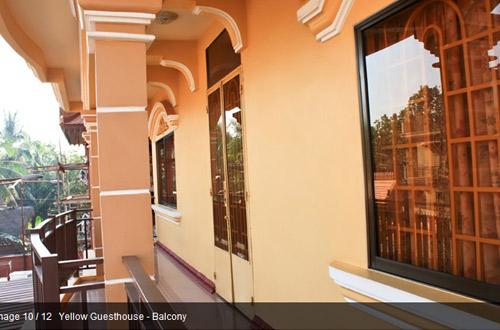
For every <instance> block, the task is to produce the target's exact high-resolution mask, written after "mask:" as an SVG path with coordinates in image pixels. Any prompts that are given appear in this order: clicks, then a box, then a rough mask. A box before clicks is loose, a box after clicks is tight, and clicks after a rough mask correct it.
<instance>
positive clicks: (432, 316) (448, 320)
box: [329, 265, 500, 329]
mask: <svg viewBox="0 0 500 330" xmlns="http://www.w3.org/2000/svg"><path fill="white" fill-rule="evenodd" d="M329 273H330V277H331V278H332V279H333V280H334V281H335V283H336V284H338V285H339V286H341V287H343V288H346V289H349V290H352V291H354V292H357V293H360V294H362V295H364V296H367V297H369V298H372V299H375V300H377V301H380V302H384V303H388V304H397V305H396V307H397V308H400V309H403V310H406V311H407V312H410V313H412V314H415V315H418V316H420V317H423V318H426V319H428V320H431V321H433V322H437V323H439V324H442V325H445V326H447V327H450V328H452V329H479V328H480V329H499V328H500V324H498V323H495V322H492V321H490V320H487V319H484V318H482V317H478V316H475V315H472V314H469V313H466V312H464V311H461V310H458V309H455V308H452V307H449V306H446V305H444V304H440V303H438V302H436V301H434V300H430V299H427V298H424V297H421V296H417V295H415V294H412V293H409V292H406V291H403V290H400V289H397V288H394V287H391V286H389V285H386V284H383V283H380V282H377V281H374V280H370V279H368V278H365V277H362V276H359V275H356V274H353V273H349V272H346V271H343V270H340V269H338V268H335V267H333V266H331V265H330V269H329ZM407 303H433V304H407Z"/></svg>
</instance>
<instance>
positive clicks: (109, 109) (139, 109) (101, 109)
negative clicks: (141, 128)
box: [97, 107, 146, 113]
mask: <svg viewBox="0 0 500 330" xmlns="http://www.w3.org/2000/svg"><path fill="white" fill-rule="evenodd" d="M145 110H146V107H99V108H97V113H118V112H142V111H145Z"/></svg>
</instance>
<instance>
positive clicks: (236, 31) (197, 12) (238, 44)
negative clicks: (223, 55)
mask: <svg viewBox="0 0 500 330" xmlns="http://www.w3.org/2000/svg"><path fill="white" fill-rule="evenodd" d="M201 13H208V14H213V15H217V16H220V17H222V19H224V20H225V21H226V22H227V23H228V24H229V26H230V27H231V30H232V31H233V33H234V36H235V38H236V40H235V41H236V42H235V44H234V46H233V49H234V52H235V53H237V52H239V51H240V49H241V48H242V47H243V40H242V38H241V32H240V29H239V28H238V24H236V21H235V20H234V18H232V17H231V15H229V14H228V13H226V12H225V11H223V10H220V9H217V8H213V7H205V6H195V7H194V8H193V14H195V15H200V14H201Z"/></svg>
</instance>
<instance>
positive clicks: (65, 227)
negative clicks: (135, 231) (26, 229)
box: [31, 209, 104, 328]
mask: <svg viewBox="0 0 500 330" xmlns="http://www.w3.org/2000/svg"><path fill="white" fill-rule="evenodd" d="M78 212H81V210H76V209H71V210H69V211H66V212H63V213H60V214H58V215H52V216H50V217H49V218H48V219H46V220H44V221H43V222H42V223H40V224H39V225H38V226H37V227H36V228H34V229H32V230H31V246H32V261H33V274H32V275H33V294H34V298H35V302H36V303H47V302H49V303H50V302H52V303H56V302H61V297H60V294H61V293H73V292H77V291H78V292H81V297H82V302H84V303H85V302H86V301H87V291H88V290H95V289H100V288H104V282H102V281H101V282H91V283H85V284H77V285H72V286H68V285H67V282H68V279H69V278H70V277H71V276H73V275H74V274H75V273H76V274H78V271H79V270H80V269H81V268H82V267H84V266H87V268H89V267H88V266H90V265H98V264H102V263H103V262H104V260H103V258H92V259H78V237H77V225H78V220H77V217H76V214H77V213H78ZM85 235H87V233H86V232H85ZM85 238H87V236H85ZM86 248H87V246H86ZM43 306H44V305H43V304H36V305H35V308H36V309H37V308H39V309H40V311H41V312H43V309H44V308H45V307H43ZM37 312H38V310H37ZM52 326H54V324H48V323H45V322H44V321H42V320H40V319H39V320H37V328H46V327H52Z"/></svg>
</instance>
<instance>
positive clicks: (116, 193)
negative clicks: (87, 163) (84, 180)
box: [100, 189, 150, 196]
mask: <svg viewBox="0 0 500 330" xmlns="http://www.w3.org/2000/svg"><path fill="white" fill-rule="evenodd" d="M143 194H148V195H149V194H150V193H149V189H127V190H106V191H101V194H100V195H101V196H124V195H143Z"/></svg>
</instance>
